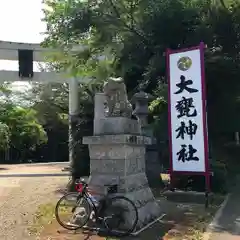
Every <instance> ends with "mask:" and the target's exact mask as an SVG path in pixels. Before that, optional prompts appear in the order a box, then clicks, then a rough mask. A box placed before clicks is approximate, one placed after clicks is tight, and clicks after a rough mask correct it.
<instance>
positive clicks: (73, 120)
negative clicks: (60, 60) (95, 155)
mask: <svg viewBox="0 0 240 240" xmlns="http://www.w3.org/2000/svg"><path fill="white" fill-rule="evenodd" d="M78 85H79V84H78V80H77V79H76V78H75V77H73V78H71V79H69V133H68V136H69V166H68V169H69V170H70V171H74V170H76V169H75V167H74V161H76V157H77V156H76V147H77V146H76V144H75V142H76V141H77V139H76V125H77V122H78V117H79V116H78V114H79V96H78Z"/></svg>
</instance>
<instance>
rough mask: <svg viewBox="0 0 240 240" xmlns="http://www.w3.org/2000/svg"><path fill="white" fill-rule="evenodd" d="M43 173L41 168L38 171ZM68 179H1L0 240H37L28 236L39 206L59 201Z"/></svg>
mask: <svg viewBox="0 0 240 240" xmlns="http://www.w3.org/2000/svg"><path fill="white" fill-rule="evenodd" d="M39 172H42V171H41V167H40V168H39ZM67 181H68V177H65V176H61V177H59V176H58V177H24V178H19V177H11V178H0V239H1V240H23V239H24V240H28V239H36V237H34V236H30V235H29V233H28V226H30V225H31V224H32V221H33V216H34V213H35V212H36V210H37V208H38V206H39V205H41V204H44V203H48V202H49V201H54V200H55V199H56V200H57V198H58V197H59V196H58V194H57V193H56V192H55V191H56V190H57V189H59V188H61V187H63V186H64V185H65V184H66V183H67Z"/></svg>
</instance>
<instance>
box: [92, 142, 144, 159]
mask: <svg viewBox="0 0 240 240" xmlns="http://www.w3.org/2000/svg"><path fill="white" fill-rule="evenodd" d="M89 154H90V159H99V160H100V159H101V160H104V159H106V160H107V159H132V158H137V159H140V158H144V155H145V147H144V146H142V145H127V144H119V145H116V144H109V145H90V146H89Z"/></svg>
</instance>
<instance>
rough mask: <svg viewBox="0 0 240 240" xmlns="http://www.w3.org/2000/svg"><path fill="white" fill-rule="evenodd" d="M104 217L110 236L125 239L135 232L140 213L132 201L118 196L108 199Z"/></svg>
mask: <svg viewBox="0 0 240 240" xmlns="http://www.w3.org/2000/svg"><path fill="white" fill-rule="evenodd" d="M102 217H103V219H104V223H105V226H106V228H107V229H108V231H109V234H110V235H113V236H116V237H125V236H128V235H130V234H131V233H132V232H133V231H134V230H135V228H136V225H137V222H138V211H137V208H136V206H135V205H134V203H133V202H132V201H131V200H130V199H128V198H126V197H123V196H116V197H112V198H110V199H107V205H106V206H105V208H104V211H103V216H102Z"/></svg>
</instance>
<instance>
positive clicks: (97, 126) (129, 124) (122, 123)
mask: <svg viewBox="0 0 240 240" xmlns="http://www.w3.org/2000/svg"><path fill="white" fill-rule="evenodd" d="M103 134H104V135H107V134H140V126H139V124H138V122H137V120H134V119H130V118H125V117H109V118H103V119H97V120H95V121H94V135H103Z"/></svg>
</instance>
